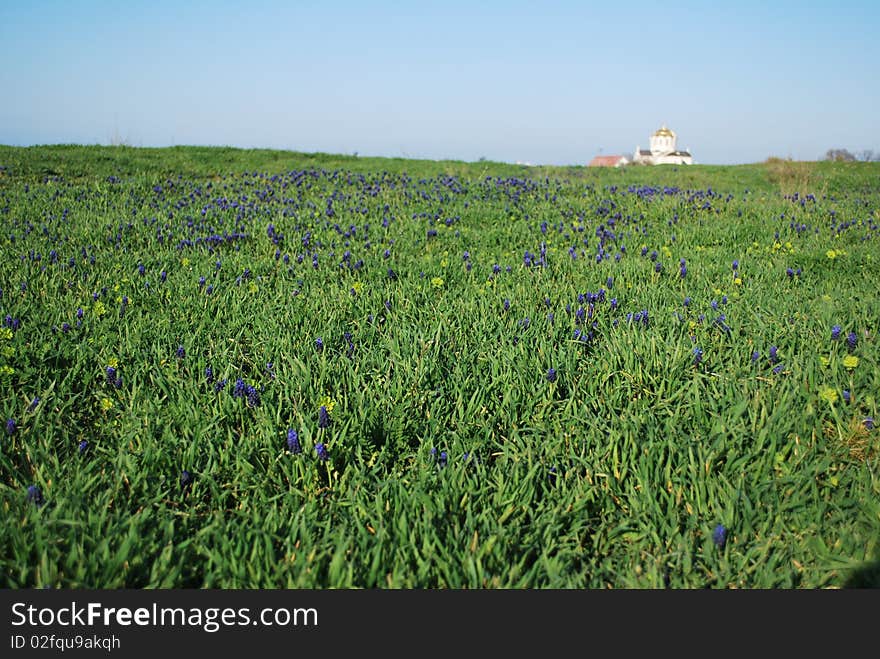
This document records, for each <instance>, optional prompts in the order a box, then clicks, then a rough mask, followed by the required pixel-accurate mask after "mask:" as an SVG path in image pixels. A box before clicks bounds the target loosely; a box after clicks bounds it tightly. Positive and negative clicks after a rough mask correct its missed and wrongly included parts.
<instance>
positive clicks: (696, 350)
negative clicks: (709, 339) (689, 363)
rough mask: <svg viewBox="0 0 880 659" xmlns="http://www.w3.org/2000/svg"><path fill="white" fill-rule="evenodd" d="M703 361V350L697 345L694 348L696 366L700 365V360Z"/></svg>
mask: <svg viewBox="0 0 880 659" xmlns="http://www.w3.org/2000/svg"><path fill="white" fill-rule="evenodd" d="M701 361H703V351H702V350H701V349H700V348H698V347H695V348H694V366H699V364H700V362H701Z"/></svg>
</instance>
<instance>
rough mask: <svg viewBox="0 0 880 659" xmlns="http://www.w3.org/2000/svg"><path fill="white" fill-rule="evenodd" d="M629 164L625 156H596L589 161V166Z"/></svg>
mask: <svg viewBox="0 0 880 659" xmlns="http://www.w3.org/2000/svg"><path fill="white" fill-rule="evenodd" d="M626 164H629V159H628V158H627V157H626V156H596V157H595V158H593V159H592V160H591V161H590V167H621V166H622V165H626Z"/></svg>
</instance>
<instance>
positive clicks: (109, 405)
mask: <svg viewBox="0 0 880 659" xmlns="http://www.w3.org/2000/svg"><path fill="white" fill-rule="evenodd" d="M101 409H102V410H103V411H104V412H107V411H109V410H111V409H113V401H112V400H110V399H109V398H102V399H101Z"/></svg>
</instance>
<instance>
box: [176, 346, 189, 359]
mask: <svg viewBox="0 0 880 659" xmlns="http://www.w3.org/2000/svg"><path fill="white" fill-rule="evenodd" d="M174 354H176V355H177V358H178V359H183V358H184V357H186V350H184V349H183V346H177V351H176V352H175V353H174Z"/></svg>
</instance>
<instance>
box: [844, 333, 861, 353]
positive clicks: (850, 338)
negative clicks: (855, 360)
mask: <svg viewBox="0 0 880 659" xmlns="http://www.w3.org/2000/svg"><path fill="white" fill-rule="evenodd" d="M858 343H859V337H858V336H857V335H856V333H855V332H850V333H849V334H847V335H846V345H847V346H848V347H849V350H850V352H852V351H853V350H855V349H856V346H857V345H858Z"/></svg>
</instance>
